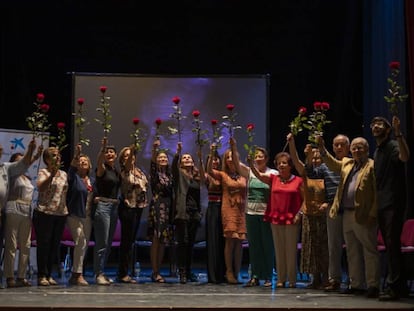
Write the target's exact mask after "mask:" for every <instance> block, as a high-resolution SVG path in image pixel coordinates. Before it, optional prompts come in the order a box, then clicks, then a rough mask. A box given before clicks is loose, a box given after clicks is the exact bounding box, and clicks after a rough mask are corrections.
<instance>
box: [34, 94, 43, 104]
mask: <svg viewBox="0 0 414 311" xmlns="http://www.w3.org/2000/svg"><path fill="white" fill-rule="evenodd" d="M44 99H45V94H43V93H37V95H36V101H37V102H38V103H42V102H43V100H44Z"/></svg>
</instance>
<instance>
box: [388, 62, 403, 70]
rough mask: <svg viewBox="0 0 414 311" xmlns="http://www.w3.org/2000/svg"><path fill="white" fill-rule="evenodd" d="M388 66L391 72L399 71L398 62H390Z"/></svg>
mask: <svg viewBox="0 0 414 311" xmlns="http://www.w3.org/2000/svg"><path fill="white" fill-rule="evenodd" d="M389 66H390V68H391V69H392V70H398V69H400V62H391V63H390V64H389Z"/></svg>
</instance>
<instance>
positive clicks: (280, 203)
mask: <svg viewBox="0 0 414 311" xmlns="http://www.w3.org/2000/svg"><path fill="white" fill-rule="evenodd" d="M302 184H303V179H302V178H301V177H298V176H294V175H292V178H291V179H290V180H288V181H286V182H284V183H283V182H281V180H280V176H278V175H273V174H272V175H270V189H271V193H270V204H268V205H267V209H266V212H265V215H264V220H265V221H267V222H270V223H272V224H274V225H291V224H293V218H294V217H295V216H296V214H297V213H298V212H299V209H300V207H301V205H302V197H301V195H300V187H301V186H302Z"/></svg>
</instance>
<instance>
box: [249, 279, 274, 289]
mask: <svg viewBox="0 0 414 311" xmlns="http://www.w3.org/2000/svg"><path fill="white" fill-rule="evenodd" d="M259 285H260V283H259V279H258V278H255V277H253V278H251V279H250V280H249V281H247V283H246V284H244V285H243V287H253V286H259ZM270 286H272V283H270Z"/></svg>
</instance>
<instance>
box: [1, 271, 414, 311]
mask: <svg viewBox="0 0 414 311" xmlns="http://www.w3.org/2000/svg"><path fill="white" fill-rule="evenodd" d="M163 275H164V273H163ZM199 275H200V278H199V281H198V282H193V283H187V284H180V283H179V282H178V280H177V278H174V277H168V276H167V277H166V280H167V283H164V284H156V283H153V282H151V280H150V277H149V271H144V272H143V276H141V277H140V278H139V283H138V284H120V283H114V284H111V285H110V286H98V285H95V284H91V285H90V286H87V287H77V286H68V285H65V284H64V283H62V282H64V281H65V280H64V279H62V280H60V282H61V284H60V285H58V286H51V287H38V286H36V284H34V286H32V287H26V288H3V289H0V311H3V310H19V311H25V310H31V311H34V310H39V311H40V310H54V311H55V310H59V311H60V310H62V311H63V310H65V311H70V310H94V311H98V310H106V311H108V310H123V309H125V310H152V311H157V310H198V311H202V310H215V309H216V310H240V309H245V310H261V309H270V308H271V309H275V310H310V309H319V310H386V309H388V310H414V293H411V295H410V297H409V298H404V299H401V300H400V301H397V302H380V301H378V299H369V298H366V297H364V296H351V295H344V294H340V293H326V292H323V291H321V290H309V289H306V288H305V285H306V283H305V282H298V283H297V284H298V287H297V288H294V289H288V288H286V289H285V288H283V289H276V288H265V287H263V286H260V287H253V288H245V287H243V284H240V285H228V284H218V285H216V284H208V283H207V282H206V279H205V271H202V272H200V274H199ZM109 276H110V277H115V275H109ZM86 278H87V280H88V281H90V282H91V283H93V282H94V280H93V278H92V276H88V275H87V277H86ZM241 281H243V282H246V281H247V277H246V276H244V277H243V278H242V279H241Z"/></svg>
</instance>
